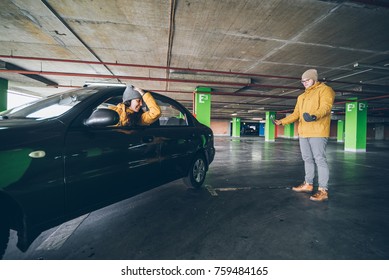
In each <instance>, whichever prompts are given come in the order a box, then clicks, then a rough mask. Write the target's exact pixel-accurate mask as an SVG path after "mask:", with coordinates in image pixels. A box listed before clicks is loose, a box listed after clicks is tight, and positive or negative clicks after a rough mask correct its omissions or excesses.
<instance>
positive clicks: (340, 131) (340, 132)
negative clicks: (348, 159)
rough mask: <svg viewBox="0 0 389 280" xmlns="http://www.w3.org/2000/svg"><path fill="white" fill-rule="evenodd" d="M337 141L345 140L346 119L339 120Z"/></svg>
mask: <svg viewBox="0 0 389 280" xmlns="http://www.w3.org/2000/svg"><path fill="white" fill-rule="evenodd" d="M337 141H338V142H344V120H338V131H337Z"/></svg>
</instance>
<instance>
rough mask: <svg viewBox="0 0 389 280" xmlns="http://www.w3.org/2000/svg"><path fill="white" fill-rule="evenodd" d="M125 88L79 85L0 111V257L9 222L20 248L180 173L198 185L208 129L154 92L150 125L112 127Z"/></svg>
mask: <svg viewBox="0 0 389 280" xmlns="http://www.w3.org/2000/svg"><path fill="white" fill-rule="evenodd" d="M123 91H124V88H123V87H84V88H81V89H78V90H73V91H69V92H66V93H61V94H56V95H53V96H51V97H48V98H46V99H43V100H39V101H36V102H33V103H30V104H28V105H23V106H20V107H17V108H14V109H11V110H8V111H4V112H1V113H0V141H1V145H0V167H1V172H0V258H1V256H3V254H4V251H5V249H6V246H7V243H8V239H9V234H10V229H13V230H16V231H17V233H18V243H17V247H18V248H19V249H20V250H22V251H25V250H27V249H28V247H29V246H30V244H31V243H32V241H33V240H34V239H35V238H36V237H37V236H38V235H39V234H40V233H41V232H42V231H44V230H46V229H49V228H51V227H53V226H55V225H59V224H61V223H63V222H65V221H68V220H70V219H72V218H75V217H78V216H80V215H82V214H85V213H88V212H90V211H93V210H96V209H98V208H101V207H104V206H106V205H109V204H112V203H115V202H117V201H120V200H123V199H126V198H129V197H131V196H134V195H136V194H139V193H141V192H143V191H146V190H149V189H151V188H154V187H157V186H160V185H162V184H165V183H168V182H171V181H173V180H177V179H179V178H184V182H185V184H186V185H188V186H190V187H194V188H199V187H201V185H202V184H203V182H204V180H205V176H206V172H207V171H208V168H209V165H210V163H211V162H212V160H213V158H214V155H215V149H214V142H213V133H212V130H211V129H210V128H209V127H207V126H205V125H202V124H201V123H199V122H198V121H197V120H196V119H195V118H194V117H193V116H192V114H191V113H190V112H189V111H188V110H187V109H186V108H185V107H184V106H183V105H181V104H180V103H179V102H177V101H175V100H173V99H171V98H168V97H166V96H163V95H160V94H157V93H152V95H153V96H154V98H155V100H156V102H157V104H158V105H159V106H160V108H161V111H162V114H161V117H160V118H159V120H157V121H156V122H155V123H154V124H152V125H151V126H136V127H120V126H116V124H117V123H118V120H119V116H118V114H117V113H116V112H115V111H113V110H111V109H108V107H110V106H112V105H116V104H117V103H119V102H121V100H122V94H123Z"/></svg>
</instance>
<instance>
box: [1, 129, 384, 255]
mask: <svg viewBox="0 0 389 280" xmlns="http://www.w3.org/2000/svg"><path fill="white" fill-rule="evenodd" d="M215 141H216V143H215V146H216V151H217V153H216V158H215V161H214V162H213V163H212V165H211V168H210V171H209V173H208V177H207V179H206V186H205V188H203V189H201V190H191V189H186V188H185V187H184V186H183V184H182V183H181V180H178V181H175V182H173V183H170V184H167V185H164V186H161V187H159V188H157V189H154V190H151V191H149V192H146V193H143V194H141V195H138V196H136V197H134V198H131V199H128V200H125V201H122V202H119V203H117V204H115V205H112V206H109V207H106V208H104V209H101V210H98V211H95V212H92V213H90V214H88V215H85V216H83V217H80V218H78V219H75V220H72V221H70V222H68V223H66V224H63V225H61V226H59V227H56V228H53V229H50V230H48V231H46V232H44V233H42V234H41V235H40V236H39V238H38V239H37V240H35V242H34V243H33V244H32V246H31V247H30V249H29V250H28V251H27V252H26V253H21V252H20V251H18V250H17V249H15V243H16V239H15V233H14V232H11V240H10V244H9V246H8V248H7V252H6V254H5V256H4V259H13V260H18V259H75V260H79V259H82V260H84V259H85V260H89V259H90V260H96V259H115V260H119V259H138V260H143V259H157V260H158V259H160V260H162V259H163V260H165V259H166V260H167V259H168V260H174V259H188V260H191V259H197V260H200V259H201V260H204V259H252V260H253V259H267V260H272V259H276V260H290V259H293V260H310V259H316V260H317V259H320V260H327V259H331V260H342V259H351V260H359V259H363V260H369V259H375V260H378V259H380V260H385V259H386V260H387V259H389V189H388V186H389V183H388V178H389V142H369V143H368V145H367V152H366V153H352V152H344V151H343V144H340V143H336V142H334V141H330V142H329V144H328V148H327V156H328V162H329V165H330V172H331V173H330V174H331V178H330V185H329V187H330V200H329V201H328V202H324V203H318V202H312V201H310V200H309V195H308V194H300V193H295V192H293V191H291V187H293V186H295V185H297V184H299V183H301V181H303V177H304V172H303V163H302V160H301V157H300V152H299V145H298V141H295V140H285V139H277V140H276V142H273V143H268V142H264V139H263V138H259V137H242V138H240V139H234V138H229V137H216V139H215Z"/></svg>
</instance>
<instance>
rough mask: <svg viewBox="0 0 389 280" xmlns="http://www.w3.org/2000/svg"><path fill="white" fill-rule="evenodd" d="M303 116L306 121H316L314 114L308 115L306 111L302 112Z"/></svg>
mask: <svg viewBox="0 0 389 280" xmlns="http://www.w3.org/2000/svg"><path fill="white" fill-rule="evenodd" d="M303 117H304V120H305V121H306V122H313V121H316V116H315V115H310V114H308V113H304V114H303Z"/></svg>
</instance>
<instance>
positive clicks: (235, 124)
mask: <svg viewBox="0 0 389 280" xmlns="http://www.w3.org/2000/svg"><path fill="white" fill-rule="evenodd" d="M232 137H240V118H232Z"/></svg>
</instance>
